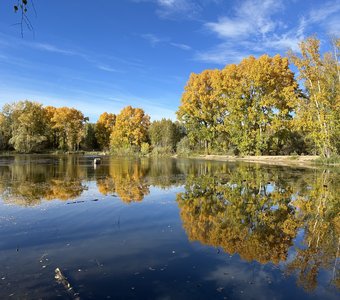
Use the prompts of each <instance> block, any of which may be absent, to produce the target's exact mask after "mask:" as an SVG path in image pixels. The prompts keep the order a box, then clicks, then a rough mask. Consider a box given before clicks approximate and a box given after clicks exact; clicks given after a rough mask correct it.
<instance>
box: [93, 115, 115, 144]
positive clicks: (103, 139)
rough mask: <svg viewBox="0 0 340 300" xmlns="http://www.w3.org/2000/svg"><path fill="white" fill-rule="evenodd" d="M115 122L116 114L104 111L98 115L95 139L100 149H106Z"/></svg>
mask: <svg viewBox="0 0 340 300" xmlns="http://www.w3.org/2000/svg"><path fill="white" fill-rule="evenodd" d="M115 124H116V115H115V114H112V113H107V112H104V113H102V114H101V115H100V116H99V119H98V121H97V124H96V133H95V135H96V139H97V141H98V144H99V146H100V148H101V149H104V150H106V149H108V148H109V146H110V135H111V133H112V130H113V127H114V126H115Z"/></svg>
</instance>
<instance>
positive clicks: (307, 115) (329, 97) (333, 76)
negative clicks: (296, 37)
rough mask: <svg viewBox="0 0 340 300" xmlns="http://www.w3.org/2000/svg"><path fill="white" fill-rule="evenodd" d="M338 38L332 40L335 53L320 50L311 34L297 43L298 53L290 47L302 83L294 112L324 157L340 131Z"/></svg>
mask: <svg viewBox="0 0 340 300" xmlns="http://www.w3.org/2000/svg"><path fill="white" fill-rule="evenodd" d="M339 49H340V39H335V40H334V50H335V51H334V52H335V53H334V55H332V54H331V53H325V54H324V56H323V57H322V56H321V54H320V41H319V40H318V39H317V38H315V37H310V38H308V39H306V40H305V41H303V42H301V43H300V50H301V55H298V54H295V53H293V52H292V51H291V52H290V53H289V56H290V60H291V62H292V63H294V64H295V65H296V67H297V68H298V70H299V79H301V80H303V82H304V86H305V97H304V98H301V100H300V102H299V107H298V110H297V116H296V126H298V127H300V128H301V129H302V130H304V132H305V133H306V134H307V137H309V138H310V139H311V140H312V141H313V142H314V143H315V145H316V147H317V149H318V152H319V153H320V154H321V155H322V156H325V157H329V156H331V154H332V153H335V152H336V150H337V147H338V145H339V144H338V143H339V135H340V65H339V61H338V56H339Z"/></svg>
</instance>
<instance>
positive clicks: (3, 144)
mask: <svg viewBox="0 0 340 300" xmlns="http://www.w3.org/2000/svg"><path fill="white" fill-rule="evenodd" d="M332 46H333V50H334V51H333V52H332V53H331V52H330V53H325V54H323V55H322V54H321V53H320V41H319V40H318V39H317V38H316V37H311V38H308V39H306V40H305V41H303V42H301V43H300V50H301V54H296V53H293V52H289V53H288V57H282V56H280V55H275V56H273V57H270V56H268V55H262V56H260V57H259V58H255V57H253V56H250V57H248V58H245V59H243V60H242V61H241V62H240V63H239V64H230V65H227V66H226V67H225V68H224V69H222V70H220V69H215V70H204V71H203V72H202V73H199V74H195V73H192V74H191V75H190V78H189V80H188V82H187V84H186V86H185V88H184V93H183V95H182V99H181V104H180V106H179V108H178V111H177V117H178V121H176V122H173V121H171V120H167V119H162V120H159V121H154V122H151V121H150V116H148V115H147V114H146V113H145V112H144V110H142V109H141V108H133V107H131V106H127V107H125V108H123V109H122V111H121V112H120V113H119V114H117V115H116V114H113V113H107V112H104V113H103V114H101V115H100V117H99V119H98V121H97V122H96V123H90V122H89V120H88V118H86V117H85V116H84V115H83V113H82V112H80V111H79V110H77V109H75V108H69V107H61V108H56V107H52V106H47V107H43V106H42V104H39V103H36V102H31V101H20V102H17V103H12V104H6V105H5V106H4V107H3V109H2V111H1V113H0V149H2V150H9V149H14V150H16V151H19V152H24V153H30V152H35V151H45V150H48V149H61V150H65V151H77V150H80V149H82V150H104V151H111V152H112V153H117V154H133V153H142V154H149V153H152V154H155V155H168V154H174V153H176V152H177V153H178V154H188V153H190V152H196V153H200V152H204V153H207V154H209V153H220V154H235V155H239V154H240V155H284V154H320V155H322V156H324V157H330V156H331V155H333V154H339V153H340V139H339V136H340V65H339V49H340V39H333V42H332ZM290 64H293V65H294V66H295V68H296V69H297V70H298V74H297V76H295V74H294V72H293V71H292V70H291V69H290ZM299 82H300V83H302V84H303V89H302V88H301V87H300V85H299Z"/></svg>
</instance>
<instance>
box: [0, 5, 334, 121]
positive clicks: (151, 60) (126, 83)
mask: <svg viewBox="0 0 340 300" xmlns="http://www.w3.org/2000/svg"><path fill="white" fill-rule="evenodd" d="M2 2H5V3H2V4H1V5H0V6H1V9H0V106H2V105H3V104H5V103H8V102H13V101H18V100H23V99H29V100H34V101H38V102H41V103H43V104H44V105H54V106H73V107H76V108H77V109H80V110H81V111H82V112H83V113H84V114H85V115H86V116H89V117H90V120H91V121H93V122H95V121H96V120H97V118H98V116H99V115H100V113H102V112H104V111H107V112H113V113H118V112H119V111H120V110H121V109H122V108H123V107H124V106H126V105H132V106H134V107H142V108H143V109H144V110H145V111H146V112H147V113H148V114H149V115H151V117H152V119H160V118H162V117H167V118H168V117H169V118H172V119H175V118H176V117H175V112H176V110H177V107H178V105H179V104H180V98H181V94H182V92H183V89H184V86H185V83H186V81H187V79H188V77H189V75H190V73H191V72H201V71H202V70H204V69H207V68H223V67H224V66H225V65H226V64H228V63H237V62H239V61H240V60H241V59H242V58H244V57H246V56H249V55H255V56H259V55H261V54H263V53H267V54H269V55H273V54H276V53H280V54H283V55H284V54H285V53H286V52H287V50H288V49H289V48H292V49H293V50H297V44H298V42H299V41H300V40H301V39H304V38H305V37H307V36H309V35H312V34H317V36H318V37H319V38H320V39H321V41H322V47H323V49H326V47H327V44H328V41H329V36H331V35H334V34H335V35H338V36H339V33H340V0H339V1H337V0H333V1H328V0H325V1H321V0H308V1H299V0H262V1H261V0H245V1H236V0H233V1H231V0H225V1H222V0H196V1H193V0H114V1H109V0H96V1H90V0H87V1H84V0H82V1H80V0H72V1H70V0H58V1H52V0H44V1H42V0H35V1H34V4H35V8H36V11H37V16H35V14H34V12H33V10H32V9H30V11H29V18H30V21H31V22H32V24H33V26H34V35H33V33H32V32H30V31H28V30H25V34H24V38H21V35H20V27H18V26H16V25H13V24H15V23H17V22H18V21H19V16H18V15H16V14H14V12H13V4H14V2H16V1H7V0H6V1H2ZM12 2H13V3H12Z"/></svg>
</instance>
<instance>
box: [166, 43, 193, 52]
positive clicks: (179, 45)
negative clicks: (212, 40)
mask: <svg viewBox="0 0 340 300" xmlns="http://www.w3.org/2000/svg"><path fill="white" fill-rule="evenodd" d="M170 45H171V46H174V47H176V48H179V49H182V50H186V51H188V50H191V47H190V46H188V45H186V44H178V43H170Z"/></svg>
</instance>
